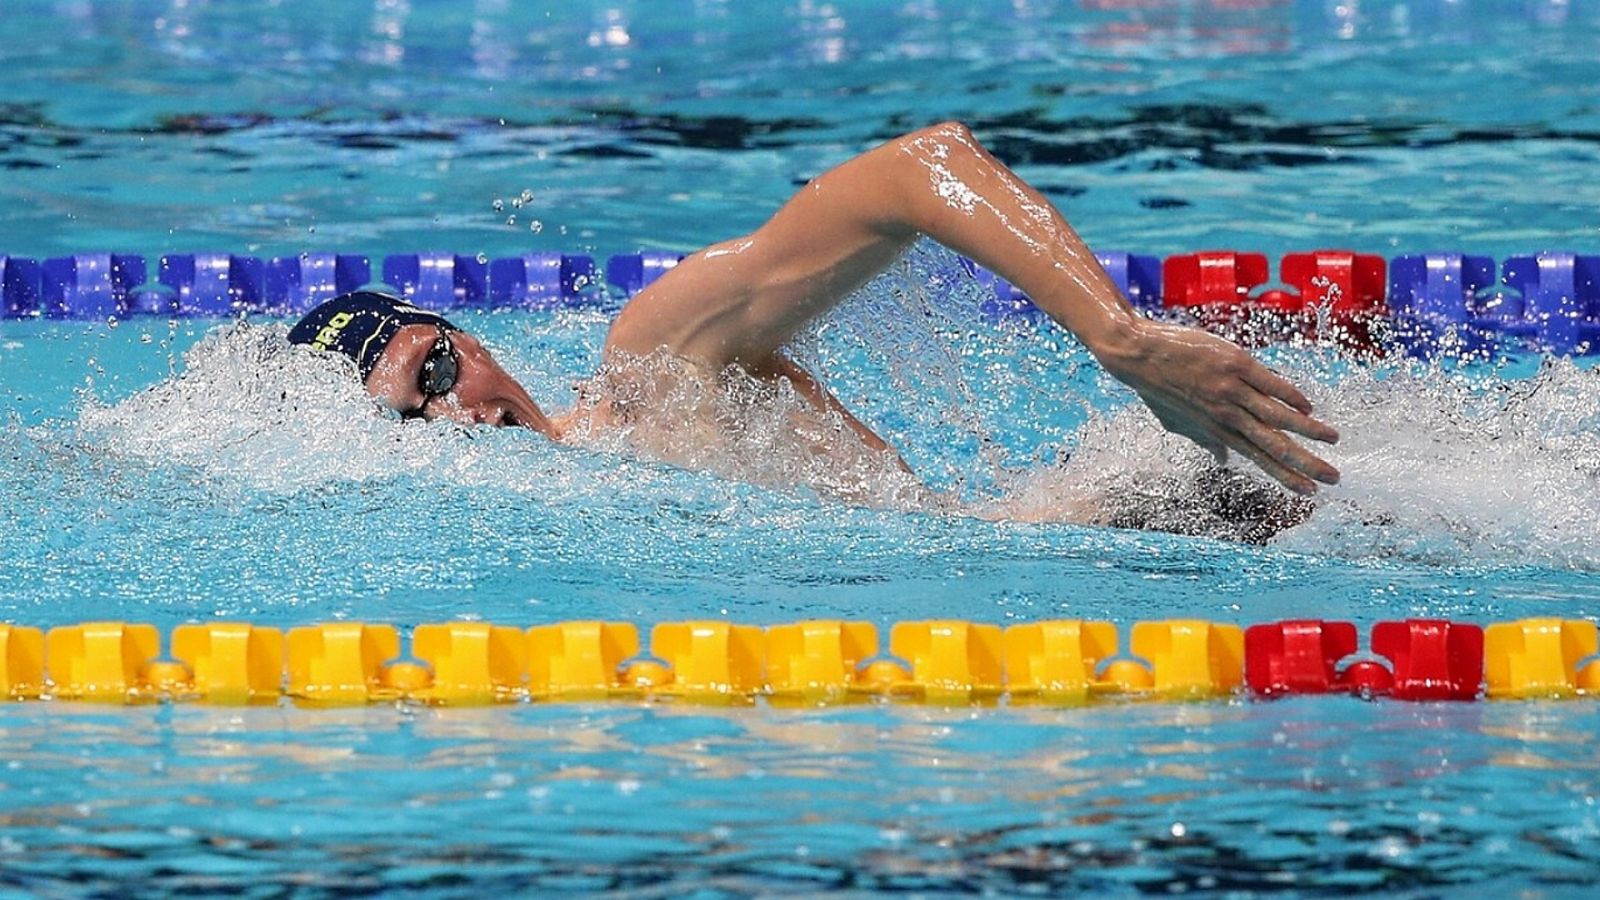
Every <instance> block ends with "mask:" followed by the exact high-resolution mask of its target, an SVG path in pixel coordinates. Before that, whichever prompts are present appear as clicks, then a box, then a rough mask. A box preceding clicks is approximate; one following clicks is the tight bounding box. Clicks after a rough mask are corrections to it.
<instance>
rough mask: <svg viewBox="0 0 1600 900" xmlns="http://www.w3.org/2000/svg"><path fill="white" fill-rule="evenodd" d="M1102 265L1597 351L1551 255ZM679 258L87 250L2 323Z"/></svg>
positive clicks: (1125, 257)
mask: <svg viewBox="0 0 1600 900" xmlns="http://www.w3.org/2000/svg"><path fill="white" fill-rule="evenodd" d="M1095 258H1096V259H1097V260H1098V261H1099V262H1100V265H1101V266H1102V267H1103V268H1104V269H1105V270H1106V272H1107V274H1108V275H1110V276H1111V279H1112V281H1113V282H1114V283H1115V284H1116V285H1117V288H1118V289H1119V290H1121V291H1122V293H1123V294H1124V295H1125V296H1126V297H1127V298H1128V299H1129V301H1131V302H1132V303H1133V304H1134V306H1136V307H1137V308H1139V309H1142V310H1145V311H1148V312H1151V313H1175V314H1179V315H1185V316H1189V317H1191V318H1198V319H1199V320H1200V321H1201V322H1202V323H1204V322H1208V321H1222V320H1227V319H1230V318H1231V319H1234V320H1237V318H1238V316H1239V315H1241V314H1243V315H1250V314H1253V313H1257V312H1266V313H1270V314H1278V315H1290V316H1293V315H1300V316H1310V315H1311V314H1313V313H1315V312H1316V311H1317V310H1320V309H1327V310H1331V311H1332V312H1333V313H1336V314H1337V313H1339V312H1340V311H1341V309H1343V308H1345V307H1348V309H1346V310H1345V311H1347V312H1352V311H1353V312H1352V314H1360V315H1370V316H1372V317H1375V318H1378V319H1382V320H1384V321H1385V322H1386V323H1387V327H1388V340H1389V341H1390V342H1391V344H1393V345H1395V346H1398V347H1400V348H1401V349H1404V350H1406V351H1408V352H1412V353H1415V354H1417V355H1429V354H1432V353H1435V352H1459V351H1461V350H1466V351H1469V352H1477V351H1481V350H1486V349H1492V348H1494V347H1496V346H1499V345H1501V344H1503V343H1511V344H1517V345H1526V346H1532V347H1536V348H1538V349H1540V350H1544V351H1548V352H1551V353H1556V354H1561V355H1586V354H1594V353H1600V256H1594V255H1581V254H1575V253H1564V252H1546V253H1538V254H1526V255H1517V256H1511V257H1509V258H1507V259H1506V260H1504V262H1503V263H1502V264H1501V265H1499V266H1497V265H1496V263H1495V260H1493V259H1491V258H1490V257H1487V256H1474V255H1467V254H1461V253H1423V254H1407V255H1402V256H1397V257H1394V258H1393V259H1392V260H1390V261H1389V262H1388V263H1387V272H1385V271H1384V268H1385V262H1384V260H1383V259H1382V258H1380V257H1374V256H1364V255H1360V254H1352V253H1350V252H1348V251H1315V252H1311V253H1291V254H1288V255H1286V256H1284V257H1283V259H1282V260H1281V261H1280V263H1279V269H1278V276H1279V281H1280V282H1281V283H1282V284H1284V285H1287V286H1288V288H1289V289H1288V290H1282V289H1278V288H1275V287H1272V285H1271V282H1270V275H1271V272H1270V266H1269V264H1268V261H1267V260H1266V258H1265V257H1264V256H1262V255H1261V254H1258V253H1240V252H1237V251H1232V250H1220V251H1206V252H1202V253H1193V254H1179V255H1175V256H1171V257H1167V258H1165V259H1164V260H1163V259H1162V258H1159V257H1155V256H1145V255H1138V254H1131V253H1123V252H1100V253H1096V254H1095ZM682 259H683V256H682V254H679V253H674V252H668V251H659V250H642V251H639V252H637V253H622V254H617V255H614V256H612V257H610V258H609V259H608V260H607V261H606V264H605V267H604V275H605V277H604V284H602V283H601V279H600V277H599V271H598V269H597V267H596V264H595V260H594V258H593V257H591V256H587V255H583V254H566V253H556V252H537V253H525V254H522V255H519V256H508V257H499V258H494V259H490V258H488V257H487V256H485V255H483V254H476V255H463V254H457V253H449V252H438V251H434V252H425V253H395V254H389V255H386V256H384V257H382V258H381V260H378V261H377V263H378V264H377V265H376V266H375V265H374V260H373V259H372V258H369V257H367V256H363V255H359V254H343V253H337V254H336V253H302V254H297V255H294V256H283V257H275V258H271V259H262V258H259V257H254V256H241V255H235V254H227V253H171V254H166V255H164V256H161V257H159V258H158V259H157V260H156V264H155V265H154V266H153V267H151V266H147V264H146V261H145V258H144V257H142V256H139V255H136V254H118V253H84V254H76V255H72V256H63V257H54V258H50V259H45V260H43V261H42V262H41V261H39V260H36V259H31V258H28V257H20V256H12V255H9V254H0V316H4V317H6V318H30V317H38V316H43V317H50V318H80V319H104V318H111V317H118V316H137V315H178V316H211V317H220V316H229V315H239V314H243V313H256V314H268V315H286V316H290V315H298V314H300V313H303V312H305V311H306V310H309V309H311V308H312V307H314V306H316V305H317V304H318V303H321V302H323V301H324V300H327V299H329V298H331V297H334V296H336V295H338V294H341V293H346V292H349V291H353V290H357V289H359V288H363V287H379V288H385V289H388V290H391V291H394V292H396V293H398V294H400V295H401V296H404V297H406V298H407V299H408V300H410V301H411V302H413V303H415V304H417V305H418V306H422V307H424V308H427V309H435V310H459V309H508V308H510V309H552V308H561V307H582V306H604V305H608V304H609V305H611V306H615V305H616V304H617V303H619V302H620V301H621V300H623V299H625V298H627V297H629V296H632V295H633V294H636V293H638V292H639V291H641V290H644V289H645V288H646V287H648V286H649V285H650V284H652V283H654V282H655V280H656V279H658V278H660V277H661V276H662V275H664V274H666V273H667V272H668V271H670V270H671V269H672V268H673V267H674V266H676V265H677V264H678V263H679V262H680V261H681V260H682ZM1252 261H1253V265H1243V263H1245V262H1252ZM961 264H962V266H963V267H964V268H965V269H966V271H967V272H968V274H970V275H972V276H973V277H974V278H976V279H977V280H978V281H979V282H981V283H982V284H984V285H985V286H987V287H988V288H989V289H990V293H991V294H992V296H991V297H990V298H989V299H987V300H986V301H985V302H984V304H983V312H984V313H985V314H986V315H988V316H990V317H992V318H996V319H1004V318H1008V317H1013V316H1017V317H1024V318H1029V319H1040V318H1042V313H1040V311H1039V310H1038V308H1037V307H1035V306H1034V304H1033V303H1032V302H1031V301H1030V300H1029V299H1028V297H1027V296H1026V295H1025V294H1023V293H1022V291H1020V290H1018V289H1017V287H1016V286H1015V285H1012V284H1011V283H1009V282H1007V281H1006V280H1005V279H1004V278H1001V277H1000V276H999V275H997V274H995V273H993V272H990V271H988V270H986V269H984V268H983V267H982V266H979V265H977V264H976V263H974V262H972V261H971V260H967V259H962V260H961ZM1185 266H1187V268H1185ZM151 268H153V269H154V272H153V274H154V278H153V279H152V278H150V277H149V276H150V275H151V274H152V272H151V271H150V270H151ZM1190 269H1193V270H1194V271H1193V272H1190V271H1189V270H1190ZM1184 273H1188V274H1184ZM1180 275H1181V276H1183V277H1179V276H1180ZM375 276H376V277H375ZM1330 285H1331V287H1330ZM1385 288H1387V290H1385ZM1357 307H1359V309H1357ZM1308 333H1309V332H1308ZM1311 336H1313V337H1315V336H1316V335H1314V334H1313V335H1311Z"/></svg>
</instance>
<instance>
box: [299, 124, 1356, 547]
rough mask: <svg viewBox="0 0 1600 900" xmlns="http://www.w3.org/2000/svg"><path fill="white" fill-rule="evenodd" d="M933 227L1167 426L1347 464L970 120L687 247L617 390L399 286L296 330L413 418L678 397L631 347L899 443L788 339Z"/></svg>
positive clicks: (1291, 461) (616, 369)
mask: <svg viewBox="0 0 1600 900" xmlns="http://www.w3.org/2000/svg"><path fill="white" fill-rule="evenodd" d="M923 236H927V237H930V238H932V239H933V240H935V241H938V242H939V243H940V244H943V245H944V246H946V247H949V248H950V249H952V250H954V251H956V252H958V253H961V254H964V255H965V256H968V257H970V258H972V259H974V260H975V261H977V262H978V263H979V264H980V265H982V266H984V267H986V268H988V269H990V270H992V271H994V272H997V273H999V274H1000V275H1001V276H1002V277H1004V278H1006V279H1007V280H1008V281H1010V282H1011V283H1012V284H1015V285H1016V286H1017V287H1018V288H1020V289H1021V290H1022V291H1023V292H1024V293H1026V294H1027V295H1028V296H1029V297H1030V298H1032V300H1033V301H1034V303H1035V304H1036V305H1038V307H1039V308H1040V309H1042V310H1043V311H1044V312H1045V313H1047V314H1048V315H1049V316H1050V317H1051V318H1052V319H1054V320H1055V321H1056V322H1058V323H1060V324H1061V325H1062V326H1063V327H1065V328H1066V329H1068V330H1069V331H1071V332H1072V333H1073V334H1074V335H1076V336H1077V337H1078V339H1079V340H1080V341H1082V342H1083V344H1084V346H1085V347H1086V348H1087V349H1088V350H1089V352H1090V353H1091V354H1092V355H1093V356H1094V357H1095V359H1096V360H1097V361H1098V362H1099V363H1100V364H1101V365H1102V366H1103V367H1104V368H1105V369H1106V371H1107V372H1109V373H1110V374H1111V375H1113V376H1115V377H1116V378H1117V379H1119V380H1120V381H1122V382H1123V383H1124V384H1127V385H1128V386H1129V387H1131V388H1132V389H1133V390H1134V391H1135V392H1136V393H1137V394H1138V395H1139V397H1140V398H1141V399H1142V400H1143V401H1144V403H1145V404H1146V405H1147V406H1149V408H1150V409H1151V411H1152V412H1154V413H1155V416H1156V418H1157V419H1158V420H1159V421H1160V423H1161V424H1162V426H1164V427H1165V428H1166V429H1167V430H1169V431H1172V432H1174V433H1176V434H1179V435H1182V436H1184V437H1186V438H1189V439H1190V440H1192V441H1194V442H1195V443H1196V444H1198V445H1199V446H1201V447H1202V448H1204V449H1206V450H1208V451H1210V452H1211V453H1212V454H1213V455H1214V456H1215V457H1216V458H1217V460H1218V461H1219V463H1220V462H1223V461H1225V460H1226V458H1227V454H1228V453H1229V451H1232V452H1235V453H1238V454H1240V455H1241V456H1243V457H1245V458H1246V459H1248V460H1250V461H1251V462H1252V463H1254V464H1255V465H1256V466H1258V467H1260V469H1261V470H1262V471H1264V472H1265V473H1266V474H1267V475H1269V476H1271V477H1272V478H1273V479H1275V480H1277V481H1278V482H1279V483H1280V484H1282V485H1283V486H1284V487H1285V488H1287V489H1288V490H1290V491H1293V492H1295V493H1296V494H1301V495H1308V496H1309V495H1312V494H1314V493H1315V492H1316V490H1317V485H1318V484H1319V483H1320V484H1336V483H1337V482H1338V479H1339V473H1338V471H1337V470H1336V469H1335V468H1334V467H1333V466H1332V465H1330V464H1329V463H1328V462H1327V461H1326V460H1324V459H1322V458H1320V457H1319V456H1317V455H1316V454H1315V453H1313V452H1311V451H1310V450H1309V449H1307V448H1306V447H1305V446H1303V445H1302V444H1301V443H1300V442H1298V441H1297V440H1295V438H1294V437H1292V436H1293V435H1298V436H1300V437H1304V438H1309V439H1311V440H1315V441H1322V442H1326V443H1333V442H1334V441H1337V440H1338V437H1339V435H1338V432H1337V431H1335V430H1334V428H1333V427H1332V426H1330V425H1328V424H1327V423H1325V422H1322V421H1320V420H1318V419H1316V418H1314V417H1313V416H1312V409H1311V403H1310V402H1309V401H1308V400H1307V399H1306V397H1305V395H1304V394H1302V393H1301V392H1300V391H1299V390H1298V389H1297V388H1296V387H1295V386H1294V385H1293V384H1291V383H1290V382H1289V381H1288V380H1287V379H1285V378H1283V377H1282V376H1281V375H1278V374H1277V373H1275V372H1273V371H1271V370H1270V369H1268V368H1267V367H1266V366H1264V365H1262V364H1261V363H1259V362H1257V361H1256V360H1255V359H1254V358H1252V357H1251V356H1250V355H1249V354H1248V353H1246V352H1245V351H1244V350H1242V349H1240V348H1239V347H1238V346H1236V345H1234V344H1233V343H1230V342H1228V341H1226V340H1223V339H1222V338H1219V337H1215V336H1213V335H1210V334H1207V333H1205V332H1202V331H1199V330H1196V329H1193V328H1187V327H1183V326H1179V325H1173V324H1167V323H1161V322H1155V321H1151V320H1149V319H1146V318H1145V317H1143V316H1141V315H1139V313H1138V312H1136V311H1135V310H1134V309H1133V308H1132V307H1131V306H1130V305H1129V304H1128V302H1127V301H1126V300H1125V299H1124V298H1123V296H1122V294H1121V293H1120V292H1119V291H1118V290H1117V288H1116V286H1115V285H1113V284H1112V282H1111V281H1110V279H1109V278H1108V277H1107V276H1106V274H1105V272H1104V271H1103V270H1102V269H1101V268H1100V266H1099V264H1098V263H1097V262H1096V261H1095V258H1094V255H1093V254H1092V253H1091V252H1090V251H1089V249H1088V247H1086V246H1085V245H1084V243H1083V241H1082V240H1080V239H1079V237H1078V235H1077V234H1076V232H1074V231H1073V229H1072V227H1071V226H1070V225H1069V224H1068V223H1067V221H1066V219H1064V218H1063V217H1062V215H1061V214H1060V212H1058V211H1057V210H1056V209H1055V207H1054V206H1052V205H1051V204H1050V202H1049V201H1048V200H1046V199H1045V198H1044V196H1043V195H1041V194H1040V193H1039V192H1038V191H1036V190H1034V189H1033V188H1032V187H1030V186H1029V185H1027V184H1026V183H1024V182H1023V181H1022V179H1021V178H1019V177H1018V176H1017V175H1016V174H1015V173H1013V172H1011V171H1010V170H1009V169H1008V168H1006V166H1005V165H1004V164H1002V163H1001V162H1000V161H998V160H996V159H995V158H994V157H993V156H991V155H990V154H989V152H988V151H987V150H985V149H984V148H983V147H982V146H980V145H979V143H978V142H977V140H976V139H975V138H974V137H973V135H972V133H971V132H970V131H968V130H967V128H965V127H964V126H962V125H960V124H956V123H945V124H941V125H936V126H933V127H931V128H926V129H923V130H921V131H916V132H913V133H911V134H907V135H904V136H902V137H899V138H896V139H894V140H892V141H889V142H888V143H886V144H883V145H881V146H878V147H876V148H874V149H871V150H869V151H867V152H865V153H862V154H861V155H859V156H856V157H854V158H853V159H850V160H848V161H846V162H844V163H842V164H841V165H839V166H838V167H836V168H834V169H832V170H830V171H828V172H826V173H824V174H822V175H821V176H819V177H817V178H816V179H814V180H813V181H811V182H810V183H808V184H807V185H806V186H805V187H803V188H801V189H800V191H799V192H798V193H796V194H795V195H794V197H792V198H791V199H790V200H789V201H788V202H787V203H786V204H784V206H783V207H782V208H781V209H779V210H778V212H777V213H775V214H774V215H773V216H772V218H771V219H770V220H768V221H767V222H766V224H764V225H762V226H761V227H760V228H759V229H757V230H756V231H754V232H752V233H750V234H748V235H745V236H743V237H739V238H735V239H733V240H729V241H725V242H723V243H719V244H716V245H713V246H711V247H707V248H705V249H704V250H701V251H700V252H698V253H695V254H693V255H692V256H689V257H686V258H685V259H684V260H683V261H682V262H681V263H679V264H678V265H677V266H676V267H675V268H673V269H671V270H669V271H667V272H666V273H665V274H664V275H662V276H661V277H660V278H659V279H658V280H656V281H655V282H654V283H652V284H651V285H650V286H649V287H647V288H645V289H644V290H642V291H640V292H639V293H638V294H637V295H636V296H635V297H634V298H633V299H632V300H631V301H629V303H628V304H627V305H626V306H625V307H624V308H623V310H622V312H621V313H620V314H619V315H618V316H617V318H616V320H615V321H614V322H613V323H612V325H611V329H610V332H609V333H608V335H607V338H606V342H605V348H604V351H603V359H602V373H604V380H605V381H606V382H607V384H608V385H609V390H608V391H606V394H607V396H606V397H604V398H602V399H601V400H599V401H590V402H580V403H579V404H578V405H577V407H575V408H574V409H573V410H571V411H568V412H565V413H560V414H554V415H551V414H546V413H545V411H544V410H543V409H541V408H540V407H539V405H538V404H537V403H536V402H535V401H534V400H533V398H532V397H530V396H529V395H528V393H527V391H525V390H524V389H523V388H522V386H521V385H520V384H518V383H517V382H516V380H515V379H513V378H512V377H511V376H510V375H509V374H507V373H506V371H505V370H504V369H503V368H501V367H500V365H499V364H498V363H496V362H495V360H494V359H493V358H492V357H491V356H490V354H489V351H488V350H486V349H485V348H484V347H483V345H482V344H481V343H479V342H478V340H477V339H476V338H474V337H473V336H472V335H470V334H468V333H466V332H464V331H462V330H460V329H459V328H457V327H455V326H454V325H452V324H451V323H450V322H449V321H447V320H446V319H444V318H443V317H441V316H438V315H436V314H434V313H431V312H427V311H424V310H421V309H417V308H415V307H411V306H409V305H407V304H405V303H403V302H401V301H399V300H397V299H395V298H393V297H387V296H385V295H382V294H375V293H371V292H361V293H356V294H350V295H345V296H342V297H338V298H335V299H333V300H330V301H328V302H326V303H324V304H322V305H321V306H318V307H317V308H315V309H313V310H312V311H311V312H310V313H308V314H307V315H306V316H305V317H304V318H303V319H302V320H301V321H300V323H299V324H298V325H296V326H295V328H294V329H293V330H292V331H291V332H290V335H289V338H290V340H291V341H293V342H295V343H300V344H308V345H310V346H312V347H313V348H316V349H319V350H326V351H333V352H338V353H343V354H345V355H346V356H349V357H350V358H351V359H353V360H354V361H355V362H356V365H357V368H358V371H359V373H360V376H361V378H362V379H363V380H364V381H365V384H366V388H367V391H368V393H370V394H371V395H373V396H374V397H375V398H377V399H378V400H379V401H381V402H382V403H383V404H385V405H387V406H388V407H390V408H391V409H393V410H395V411H397V412H398V413H399V414H400V415H401V416H403V417H407V418H422V419H438V418H443V419H449V420H452V421H455V422H459V423H462V424H468V425H471V424H489V425H496V426H521V427H525V428H530V429H533V430H535V431H538V432H540V433H541V434H543V435H545V436H546V437H548V438H550V439H552V440H555V441H563V440H566V439H570V438H571V436H572V435H575V434H578V433H583V434H593V433H595V432H596V431H604V430H605V429H607V428H611V427H616V426H620V425H626V424H628V423H629V422H630V421H632V420H633V419H634V418H635V414H636V413H637V411H638V410H639V409H641V408H644V409H649V408H650V407H651V405H652V403H657V404H659V403H664V402H667V401H666V400H665V399H664V398H665V397H666V396H667V392H668V386H664V385H661V384H658V383H657V382H659V381H660V380H661V379H660V377H659V376H658V375H648V376H638V377H633V378H631V379H630V375H629V373H630V372H637V369H635V368H630V365H629V364H630V361H638V360H641V359H645V358H661V357H662V356H665V357H667V358H670V359H672V360H674V361H675V362H676V363H677V364H678V365H677V366H676V368H674V369H673V371H674V372H676V373H678V375H679V376H683V377H688V376H687V374H686V373H700V374H702V375H704V376H705V377H708V378H715V377H717V375H718V373H723V372H726V371H729V370H730V369H732V370H736V371H739V372H742V373H744V374H747V375H748V376H750V377H751V378H754V379H756V380H758V381H760V382H764V383H768V384H773V385H776V384H779V383H787V384H788V385H790V386H792V389H793V390H794V392H795V393H796V394H797V395H798V396H799V397H801V398H803V399H804V401H805V402H806V403H808V404H809V405H810V407H811V408H812V409H813V410H814V411H816V412H817V413H821V414H826V415H836V416H838V417H839V419H840V420H842V421H843V422H844V423H845V425H846V426H848V428H849V429H850V430H852V431H853V432H855V433H856V435H857V436H858V437H859V439H860V441H861V443H863V444H864V445H865V446H866V447H867V448H870V449H872V450H875V451H879V452H882V453H888V454H893V452H894V451H893V449H892V448H891V447H890V446H889V444H888V442H886V441H884V440H883V439H882V438H881V437H879V436H878V435H877V434H876V433H875V432H873V431H872V429H871V428H869V427H868V426H867V425H866V424H864V423H863V422H861V421H860V420H858V419H856V418H855V417H854V416H853V415H851V414H850V411H849V410H847V409H845V408H844V406H843V405H842V404H841V403H840V402H839V401H838V400H837V399H836V398H835V397H834V396H833V395H832V394H831V393H830V392H829V391H828V390H827V389H826V388H825V387H824V386H823V385H822V384H821V383H820V382H819V381H818V380H817V379H816V378H815V377H813V376H812V375H811V373H809V372H808V371H806V369H805V368H803V367H802V366H800V365H798V364H797V363H795V362H794V361H793V360H792V359H791V358H790V357H789V356H788V355H787V354H786V353H785V350H784V348H785V345H786V344H788V343H789V342H790V341H791V340H792V339H793V338H795V337H796V336H797V335H798V334H800V333H801V332H802V331H803V330H804V329H805V328H806V327H807V326H808V325H809V324H810V323H812V322H814V321H815V320H817V319H818V318H819V317H820V316H822V315H824V314H825V313H827V312H828V311H829V310H831V309H833V308H834V307H835V306H837V305H838V304H839V303H840V302H842V301H843V300H844V298H845V297H847V296H848V295H850V294H851V293H852V292H853V291H855V290H856V289H857V288H859V287H861V286H862V285H863V284H865V283H866V282H867V281H869V280H870V279H872V278H873V277H874V276H876V275H877V274H878V273H880V272H882V271H883V270H884V269H885V268H887V267H888V266H889V265H890V264H891V263H893V262H894V261H895V260H896V259H897V258H898V257H899V256H900V255H901V254H902V253H904V252H905V251H906V249H907V248H908V247H910V246H911V244H912V243H914V242H915V241H916V240H918V239H919V238H920V237H923ZM900 465H901V467H902V468H903V467H904V464H903V463H901V464H900ZM1288 508H1293V509H1301V510H1303V509H1305V508H1306V507H1304V506H1294V505H1291V506H1290V507H1288ZM1080 518H1082V519H1083V520H1085V521H1090V522H1094V521H1096V519H1095V517H1094V516H1092V515H1089V516H1085V517H1080ZM1102 524H1121V523H1120V522H1117V521H1111V522H1102ZM1283 524H1285V523H1283V522H1280V523H1278V525H1279V526H1280V527H1281V526H1282V525H1283Z"/></svg>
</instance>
